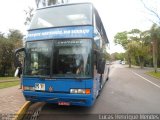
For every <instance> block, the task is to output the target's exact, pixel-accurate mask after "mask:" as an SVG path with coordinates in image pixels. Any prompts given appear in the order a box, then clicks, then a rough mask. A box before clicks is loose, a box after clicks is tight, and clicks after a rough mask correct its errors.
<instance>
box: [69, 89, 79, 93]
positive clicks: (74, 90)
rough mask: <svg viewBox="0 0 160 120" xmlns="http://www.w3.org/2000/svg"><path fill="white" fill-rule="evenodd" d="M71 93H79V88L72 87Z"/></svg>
mask: <svg viewBox="0 0 160 120" xmlns="http://www.w3.org/2000/svg"><path fill="white" fill-rule="evenodd" d="M70 93H71V94H77V93H78V90H77V89H70Z"/></svg>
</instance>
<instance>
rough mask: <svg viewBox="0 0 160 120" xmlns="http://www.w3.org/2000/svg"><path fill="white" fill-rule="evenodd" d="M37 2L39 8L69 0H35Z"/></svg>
mask: <svg viewBox="0 0 160 120" xmlns="http://www.w3.org/2000/svg"><path fill="white" fill-rule="evenodd" d="M35 2H36V5H37V8H39V7H46V6H50V5H54V4H59V3H68V2H69V0H35ZM40 5H41V6H40Z"/></svg>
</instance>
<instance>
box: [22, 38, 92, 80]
mask: <svg viewBox="0 0 160 120" xmlns="http://www.w3.org/2000/svg"><path fill="white" fill-rule="evenodd" d="M26 48H27V50H26V52H27V55H26V64H25V72H24V75H27V76H52V77H55V78H57V77H58V78H63V77H65V78H66V77H68V78H75V77H80V78H85V77H91V40H88V39H74V40H73V39H68V40H54V41H36V42H27V47H26ZM50 71H51V72H50Z"/></svg>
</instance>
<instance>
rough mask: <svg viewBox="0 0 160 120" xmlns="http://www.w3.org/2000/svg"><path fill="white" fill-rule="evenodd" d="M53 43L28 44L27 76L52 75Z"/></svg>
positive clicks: (38, 42)
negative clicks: (51, 57)
mask: <svg viewBox="0 0 160 120" xmlns="http://www.w3.org/2000/svg"><path fill="white" fill-rule="evenodd" d="M51 49H52V41H37V42H28V43H27V56H26V64H25V73H24V74H27V75H41V76H43V75H45V76H49V75H50V56H51Z"/></svg>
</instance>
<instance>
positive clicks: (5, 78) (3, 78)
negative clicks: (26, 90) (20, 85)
mask: <svg viewBox="0 0 160 120" xmlns="http://www.w3.org/2000/svg"><path fill="white" fill-rule="evenodd" d="M0 80H19V78H18V77H0Z"/></svg>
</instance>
